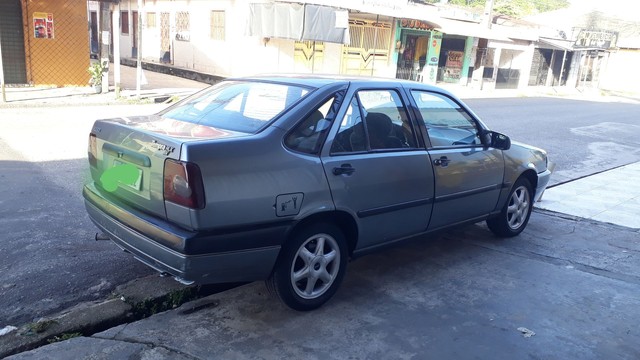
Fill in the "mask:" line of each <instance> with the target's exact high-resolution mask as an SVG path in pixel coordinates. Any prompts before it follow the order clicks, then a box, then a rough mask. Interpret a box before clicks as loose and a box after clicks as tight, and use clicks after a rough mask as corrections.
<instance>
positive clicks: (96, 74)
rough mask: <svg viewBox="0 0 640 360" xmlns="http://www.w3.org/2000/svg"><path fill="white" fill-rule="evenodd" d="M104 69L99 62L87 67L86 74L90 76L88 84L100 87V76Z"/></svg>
mask: <svg viewBox="0 0 640 360" xmlns="http://www.w3.org/2000/svg"><path fill="white" fill-rule="evenodd" d="M105 70H106V69H105V68H104V67H103V66H102V64H101V63H100V62H95V63H93V64H91V65H90V66H89V68H88V69H87V72H88V73H89V75H91V79H90V80H89V83H90V84H91V85H93V86H98V85H102V75H103V74H104V72H105Z"/></svg>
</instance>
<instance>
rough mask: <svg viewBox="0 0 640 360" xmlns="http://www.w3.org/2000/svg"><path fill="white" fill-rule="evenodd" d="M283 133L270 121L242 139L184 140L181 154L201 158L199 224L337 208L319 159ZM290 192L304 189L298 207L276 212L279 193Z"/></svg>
mask: <svg viewBox="0 0 640 360" xmlns="http://www.w3.org/2000/svg"><path fill="white" fill-rule="evenodd" d="M284 133H285V132H284V130H282V129H279V128H277V127H270V128H268V129H266V130H264V131H263V132H261V133H259V134H256V135H251V136H247V137H244V138H240V139H238V138H236V139H233V140H219V141H211V142H206V141H205V142H196V143H189V144H185V147H184V148H183V160H186V161H191V162H194V163H196V164H198V166H199V167H200V170H201V172H202V176H203V180H204V188H205V197H206V206H205V208H204V209H202V210H191V222H192V225H193V227H194V228H195V229H216V228H226V227H235V226H251V225H260V224H268V223H272V222H279V221H287V220H295V219H298V218H303V217H305V216H306V215H308V214H311V213H314V212H319V211H325V210H331V209H333V203H332V201H331V194H330V191H329V187H328V184H327V180H326V177H325V175H324V171H323V168H322V163H321V162H320V159H319V158H318V157H314V156H306V155H300V154H295V153H292V152H290V151H288V150H287V149H285V148H284V146H283V144H282V138H283V136H284ZM286 194H302V199H301V204H299V205H298V209H299V210H298V211H297V212H296V213H294V214H288V215H287V216H278V215H277V214H276V198H277V197H278V196H279V195H286Z"/></svg>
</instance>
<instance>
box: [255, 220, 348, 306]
mask: <svg viewBox="0 0 640 360" xmlns="http://www.w3.org/2000/svg"><path fill="white" fill-rule="evenodd" d="M282 251H283V252H282V254H281V257H280V259H279V260H278V263H277V264H276V268H275V270H274V272H273V274H272V275H271V277H270V278H269V279H268V280H267V281H266V284H267V288H268V289H269V291H270V292H271V293H274V294H275V295H277V296H278V297H279V298H280V300H281V301H282V302H283V303H285V304H286V305H287V306H289V307H290V308H292V309H295V310H300V311H308V310H313V309H316V308H318V307H320V306H322V305H323V304H324V303H325V302H327V301H328V300H329V299H330V298H331V297H332V296H333V295H334V294H335V293H336V291H337V290H338V287H339V286H340V283H341V282H342V279H343V277H344V274H345V270H346V266H347V246H346V242H345V239H344V235H343V234H342V232H341V231H340V229H338V228H337V227H336V226H335V225H332V224H326V223H318V224H313V225H310V226H307V227H305V228H303V229H301V231H298V232H296V233H295V234H294V235H293V237H292V238H291V239H290V241H288V242H287V244H286V245H285V247H284V248H283V250H282Z"/></svg>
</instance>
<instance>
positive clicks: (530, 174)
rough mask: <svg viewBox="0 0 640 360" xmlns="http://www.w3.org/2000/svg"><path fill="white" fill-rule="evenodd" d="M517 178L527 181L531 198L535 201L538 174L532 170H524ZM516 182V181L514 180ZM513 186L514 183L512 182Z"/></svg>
mask: <svg viewBox="0 0 640 360" xmlns="http://www.w3.org/2000/svg"><path fill="white" fill-rule="evenodd" d="M518 178H525V179H527V180H529V184H531V192H532V194H531V198H532V199H535V197H536V194H535V193H536V189H537V188H538V174H537V173H536V171H535V170H533V169H527V170H525V171H524V172H523V173H522V174H521V175H520V176H519V177H518ZM516 181H517V179H516ZM514 184H515V182H514Z"/></svg>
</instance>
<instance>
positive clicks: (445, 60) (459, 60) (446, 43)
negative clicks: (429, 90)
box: [436, 34, 468, 84]
mask: <svg viewBox="0 0 640 360" xmlns="http://www.w3.org/2000/svg"><path fill="white" fill-rule="evenodd" d="M466 43H467V37H465V36H459V35H448V34H444V36H443V37H442V46H441V48H440V56H439V61H438V77H437V79H436V81H438V82H446V83H456V84H457V83H459V82H460V80H461V79H464V78H466V77H467V74H468V71H465V70H466V69H463V63H464V58H465V47H466ZM465 83H466V81H465Z"/></svg>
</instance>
